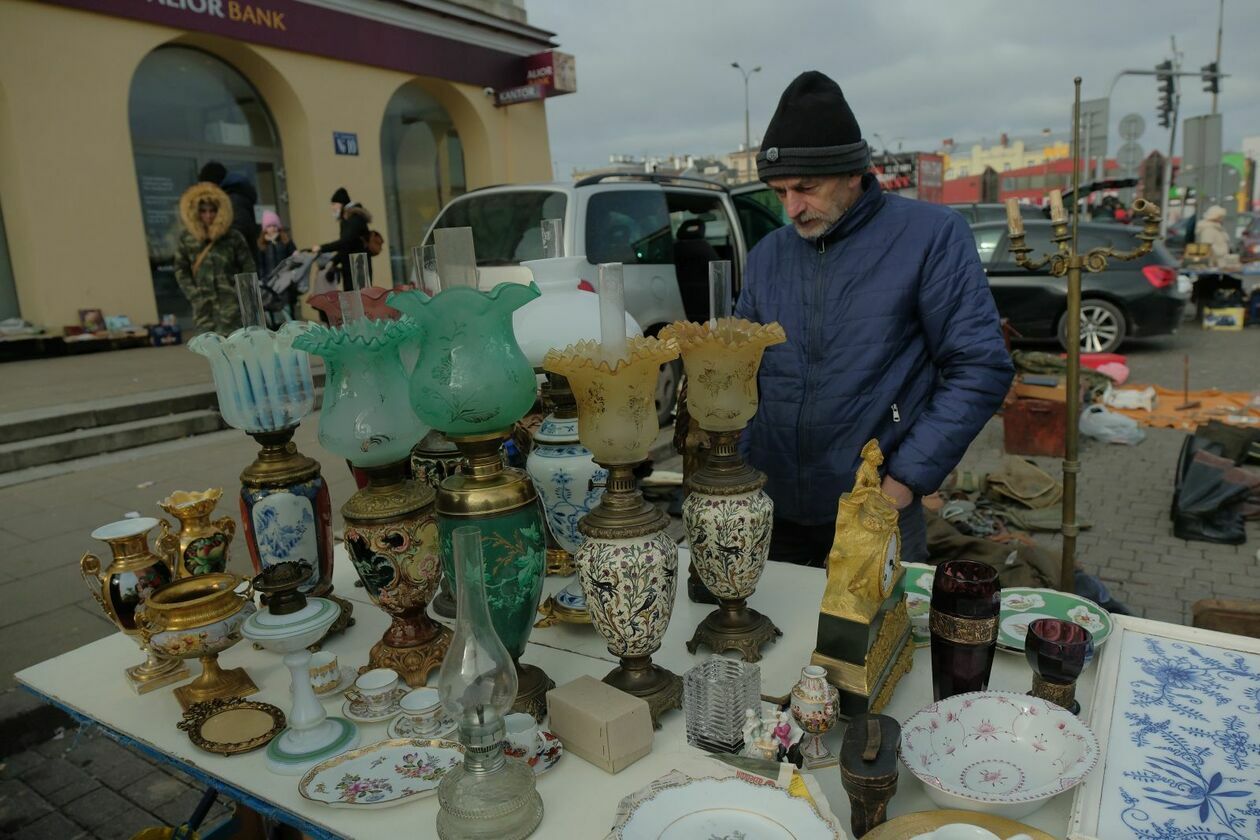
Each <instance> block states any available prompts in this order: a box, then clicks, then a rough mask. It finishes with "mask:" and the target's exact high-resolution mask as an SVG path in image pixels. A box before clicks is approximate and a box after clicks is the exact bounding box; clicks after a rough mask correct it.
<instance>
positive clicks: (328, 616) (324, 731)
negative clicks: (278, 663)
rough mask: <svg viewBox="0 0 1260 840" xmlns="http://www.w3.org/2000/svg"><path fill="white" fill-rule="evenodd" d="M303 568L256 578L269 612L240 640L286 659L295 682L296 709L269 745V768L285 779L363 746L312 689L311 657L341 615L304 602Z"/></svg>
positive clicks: (286, 567) (317, 602) (330, 606)
mask: <svg viewBox="0 0 1260 840" xmlns="http://www.w3.org/2000/svg"><path fill="white" fill-rule="evenodd" d="M302 574H303V573H302V569H301V567H300V566H297V565H296V564H292V563H285V564H281V565H279V566H275V567H273V568H272V569H271V570H268V571H267V572H264V573H263V574H261V575H259V576H258V577H256V578H255V579H254V588H255V589H257V590H258V591H259V592H263V593H267V594H268V595H270V596H271V597H270V600H269V602H268V605H267V610H266V611H263V612H258V613H255V614H254V615H252V616H250V617H249V618H248V619H246V621H245V623H244V624H243V625H242V626H241V635H243V636H244V637H245V638H247V639H249V640H250V641H252V642H254V643H255V644H257V645H259V646H260V647H263V648H266V649H267V650H270V651H272V652H273V653H282V654H284V664H285V667H287V668H288V669H289V674H290V675H291V677H292V680H293V686H292V689H291V695H292V697H293V707H292V709H291V710H290V711H289V712H288V714H287V716H286V720H287V721H288V726H287V727H286V728H285V730H284V731H283V732H282V733H280V735H279V736H278V737H277V738H275V739H274V740H272V742H271V743H270V744H268V745H267V768H268V769H269V770H271V772H273V773H279V774H281V775H284V776H300V775H302V774H303V773H305V772H306V771H307V770H308V769H309V768H310V767H311V766H313V765H314V764H316V763H318V762H320V761H323V760H324V759H326V758H330V757H332V756H334V755H337V754H338V753H342V752H345V751H346V750H349V749H353V748H354V747H356V746H358V743H359V730H358V727H357V726H355V724H353V723H351V722H350V721H348V720H346V719H345V718H341V717H329V716H328V713H327V712H325V711H324V706H323V704H322V703H320V702H319V698H318V697H316V696H315V689H314V688H312V687H311V680H310V675H309V672H308V668H309V667H310V661H311V652H310V651H309V650H307V647H308V646H309V645H313V644H315V643H316V642H318V641H319V640H320V639H322V638H324V636H325V634H327V632H328V629H329V628H330V627H332V625H333V622H335V621H336V620H337V616H338V615H339V614H340V610H339V609H338V608H337V605H336V604H334V603H333V602H332V601H329V600H328V599H326V598H306V597H305V596H304V595H302V593H301V592H299V591H298V589H297V587H298V584H299V583H300V582H301V579H302Z"/></svg>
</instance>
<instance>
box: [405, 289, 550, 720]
mask: <svg viewBox="0 0 1260 840" xmlns="http://www.w3.org/2000/svg"><path fill="white" fill-rule="evenodd" d="M538 294H539V292H538V287H537V286H535V285H534V284H532V283H531V284H529V285H528V286H524V285H520V284H516V283H500V284H499V285H498V286H496V287H495V288H494V289H492V290H491V291H489V292H482V291H479V290H477V289H475V288H471V287H468V286H452V287H450V288H446V289H444V290H443V291H441V292H439V293H438V294H436V295H433V296H432V297H429V296H428V295H426V294H424V293H423V292H420V291H409V292H400V293H395V294H393V295H391V296H390V297H389V303H390V305H391V306H393V307H395V308H397V309H398V310H400V311H401V312H403V313H404V315H406V316H408V318H409V319H411V322H412V323H414V326H412V327H411V329H412V330H413V332H414V333H415V335H416V337H417V339H418V342H419V347H420V355H419V361H418V362H417V364H416V367H415V369H414V370H413V371H412V374H411V382H410V391H409V393H410V398H411V407H412V410H413V411H414V412H415V413H416V415H417V416H418V417H419V418H420V419H421V420H422V421H423V422H424V423H425V424H427V425H431V426H432V427H433V428H435V429H437V430H439V431H441V432H442V433H443V434H444V435H446V436H447V438H449V439H450V440H451V442H453V443H454V444H455V445H456V446H457V447H458V448H459V450H460V452H461V453H462V455H463V457H464V464H465V465H464V466H463V467H462V468H461V470H460V471H459V472H458V473H456V474H454V475H448V476H447V477H446V478H444V479H443V480H442V482H441V483H440V485H439V486H438V489H437V502H436V510H437V521H438V531H439V540H440V543H439V545H440V552H441V559H442V577H443V581H444V583H445V585H446V587H447V588H448V589H449V590H451V592H452V593H453V594H454V595H455V597H458V595H459V593H458V587H457V586H456V577H455V567H454V555H453V550H452V544H451V536H452V534H453V532H454V530H455V529H456V528H459V527H460V526H465V525H475V526H477V527H478V528H479V529H480V531H481V548H482V554H483V557H484V560H485V564H484V576H485V581H484V583H485V590H486V596H487V598H488V599H489V603H490V612H491V615H492V616H493V619H494V625H495V630H496V631H497V632H498V634H499V637H500V638H501V639H502V641H503V644H504V646H505V647H506V648H507V649H508V653H509V654H511V656H512V661H513V663H514V665H515V667H516V672H517V695H516V700H515V702H514V704H513V709H515V710H516V711H520V712H528V713H530V714H532V715H534V717H535V718H536V719H539V720H541V719H542V718H543V717H544V716H545V715H546V708H547V706H546V702H547V701H546V694H547V691H548V690H549V689H551V688H553V687H554V686H555V683H553V682H552V681H551V679H550V678H549V677H548V676H547V675H546V674H545V673H544V672H543V671H542V669H540V668H538V667H537V666H534V665H529V664H527V663H522V662H521V661H520V657H521V654H523V653H524V652H525V643H526V641H528V639H529V633H530V630H531V629H532V627H533V619H534V614H535V612H536V611H537V609H538V603H539V599H540V598H541V596H542V585H543V575H544V558H545V555H546V542H545V536H544V524H543V519H542V511H541V508H540V506H539V504H538V492H537V490H536V489H535V487H534V484H533V482H531V481H530V479H529V476H528V475H527V474H526V473H525V471H524V470H520V469H516V468H512V467H508V466H506V465H505V464H504V462H503V459H502V456H501V454H500V450H501V448H502V444H503V441H504V440H506V439H507V436H508V435H509V434H510V433H511V431H512V428H513V425H514V424H515V423H516V422H517V421H518V420H520V419H521V417H523V416H524V415H525V413H526V412H527V411H529V409H530V408H531V407H533V404H534V400H535V398H536V397H537V384H536V380H535V378H534V370H533V368H532V367H531V366H530V364H529V361H528V360H527V359H526V358H525V355H524V353H522V352H521V348H520V346H519V345H518V344H517V341H516V336H515V333H514V332H513V329H512V313H513V312H514V311H515V310H517V309H519V308H520V307H522V306H524V305H525V304H526V303H528V302H529V301H531V300H533V299H534V298H536V297H538Z"/></svg>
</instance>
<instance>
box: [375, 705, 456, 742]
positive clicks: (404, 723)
mask: <svg viewBox="0 0 1260 840" xmlns="http://www.w3.org/2000/svg"><path fill="white" fill-rule="evenodd" d="M435 722H436V724H437V725H436V726H433V727H430V728H429V729H427V730H424V731H421V730H420V728H419V727H417V726H416V724H415V722H414V721H412V719H411V718H410V717H408V716H407V715H405V714H400V715H398V717H396V718H394V719H393V720H391V721H390V722H389V728H388V729H386V730H385V734H386V735H388V736H389V737H390V738H445V737H446V736H447V735H449V734H450V733H452V732H454V731H455V730H456V729H457V728H458V727H459V724H458V723H457V722H456V720H455V718H453V717H451V716H450V715H448V714H446V713H445V712H440V711H439V712H438V713H437V715H436V717H435Z"/></svg>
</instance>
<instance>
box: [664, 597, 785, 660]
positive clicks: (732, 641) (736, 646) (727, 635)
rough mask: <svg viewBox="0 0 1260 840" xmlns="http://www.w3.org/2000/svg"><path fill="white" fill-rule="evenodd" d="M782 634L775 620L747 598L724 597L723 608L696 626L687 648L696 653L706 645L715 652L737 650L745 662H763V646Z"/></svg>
mask: <svg viewBox="0 0 1260 840" xmlns="http://www.w3.org/2000/svg"><path fill="white" fill-rule="evenodd" d="M782 635H783V631H782V630H780V629H779V628H778V627H776V626H775V625H774V622H773V621H771V620H770V619H769V618H768V617H767V616H764V615H762V614H761V613H759V612H757V611H756V610H754V609H752V608H750V607H749V606H748V605H747V603H746V602H745V601H743V600H739V601H723V602H722V606H721V607H720V608H718V609H716V610H714V611H713V612H711V613H709V614H708V615H707V616H705V617H704V620H703V621H701V622H700V624H699V625H697V626H696V632H695V635H693V636H692V637H691V641H689V642H687V652H688V653H695V652H696V650H697V649H698V648H699V647H700V645H704V646H705V647H707V648H708V649H709V650H711V651H713V652H714V653H722V652H724V651H728V650H737V651H739V654H740V657H741V658H742V659H743V660H744V661H745V662H759V661H760V660H761V646H762V645H764V644H766V643H767V642H773V641H774V640H775V639H777V638H778V637H780V636H782Z"/></svg>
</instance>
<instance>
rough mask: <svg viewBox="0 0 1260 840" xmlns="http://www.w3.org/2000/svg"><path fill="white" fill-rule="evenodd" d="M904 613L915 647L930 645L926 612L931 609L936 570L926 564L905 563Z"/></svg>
mask: <svg viewBox="0 0 1260 840" xmlns="http://www.w3.org/2000/svg"><path fill="white" fill-rule="evenodd" d="M902 568H904V569H905V570H906V612H907V613H909V615H910V635H911V638H913V639H914V644H915V647H926V646H927V645H929V644H931V643H932V636H931V634H930V633H928V612H929V611H930V610H931V607H932V579H933V577H934V576H935V575H936V569H935V568H934V567H932V566H929V565H928V564H926V563H905V564H903V566H902Z"/></svg>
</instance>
